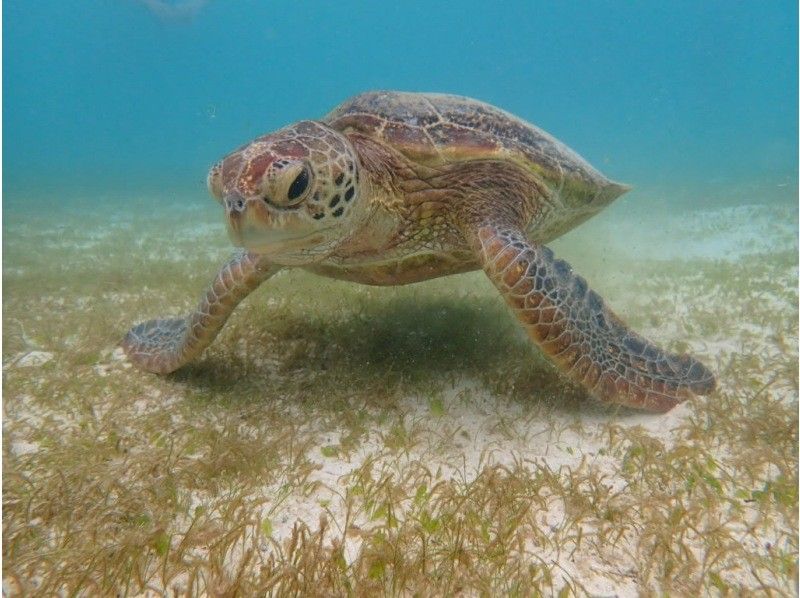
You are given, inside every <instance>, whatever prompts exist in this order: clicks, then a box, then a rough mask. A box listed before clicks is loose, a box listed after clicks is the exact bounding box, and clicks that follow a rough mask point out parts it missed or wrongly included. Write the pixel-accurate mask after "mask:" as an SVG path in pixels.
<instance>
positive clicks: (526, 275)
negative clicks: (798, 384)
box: [474, 225, 714, 412]
mask: <svg viewBox="0 0 800 598" xmlns="http://www.w3.org/2000/svg"><path fill="white" fill-rule="evenodd" d="M474 243H475V247H476V251H477V252H478V254H479V255H480V256H481V261H482V263H483V268H484V270H485V271H486V274H487V275H488V276H489V279H490V280H491V281H492V282H493V283H494V285H495V286H496V287H497V289H498V290H499V291H500V292H501V293H502V294H503V296H504V297H505V298H506V301H507V302H508V304H509V305H510V306H511V308H512V309H513V310H514V311H515V313H516V315H517V317H518V318H519V320H520V322H521V323H522V324H523V326H524V327H525V329H526V330H527V332H528V334H529V335H530V337H531V338H532V339H533V340H534V341H535V342H536V343H537V344H538V345H539V347H541V349H542V351H544V353H545V354H546V355H547V356H548V357H549V358H550V359H551V360H552V361H553V362H554V363H555V364H556V365H557V366H558V367H559V368H561V370H562V372H563V373H564V374H565V375H567V376H568V377H569V378H571V379H572V380H574V381H576V382H578V383H580V384H582V385H583V386H584V387H585V388H586V390H588V391H589V392H590V393H591V394H592V395H594V396H596V397H598V398H599V399H602V400H606V401H613V402H615V403H620V404H623V405H627V406H628V407H636V408H640V409H647V410H650V411H661V412H663V411H668V410H670V409H672V408H673V407H674V406H675V405H677V404H678V403H679V402H681V401H682V400H684V399H687V398H689V397H690V396H691V395H692V394H708V393H709V392H711V391H712V390H714V375H713V374H712V373H711V372H710V371H709V370H708V369H707V368H706V367H705V366H704V365H703V364H701V363H700V362H699V361H697V360H696V359H694V358H692V357H690V356H688V355H681V356H678V355H674V354H672V353H668V352H666V351H664V350H663V349H660V348H659V347H657V346H656V345H654V344H653V343H651V342H650V341H648V340H646V339H644V338H642V337H641V336H639V335H638V334H636V333H635V332H633V331H632V330H631V329H630V328H628V327H627V326H626V325H625V324H624V323H623V322H622V320H620V319H619V318H618V317H617V315H616V314H615V313H614V312H612V311H611V310H610V309H609V308H608V307H607V306H606V305H605V303H604V302H603V300H602V299H601V298H600V296H599V295H598V294H597V293H595V292H594V291H592V290H591V289H589V287H588V285H587V284H586V281H585V280H584V279H583V278H581V277H580V276H577V275H576V274H573V272H572V268H571V267H570V266H569V264H567V263H566V262H565V261H563V260H557V259H555V258H554V257H553V252H552V251H550V249H548V248H547V247H543V246H536V245H534V244H531V243H529V242H528V241H527V240H526V239H525V237H524V235H523V234H522V233H521V232H520V231H515V230H513V229H507V228H504V227H502V226H493V225H487V226H482V227H480V228H479V229H478V231H477V235H476V237H475V238H474Z"/></svg>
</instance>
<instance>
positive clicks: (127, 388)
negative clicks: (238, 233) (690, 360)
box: [2, 200, 798, 596]
mask: <svg viewBox="0 0 800 598" xmlns="http://www.w3.org/2000/svg"><path fill="white" fill-rule="evenodd" d="M148 202H151V203H148ZM109 214H113V216H109ZM648 214H651V212H648V211H646V210H642V211H641V212H636V211H633V212H631V211H630V210H628V209H627V208H624V209H623V208H621V207H620V208H617V207H616V206H615V207H614V208H613V209H610V210H608V211H607V214H603V215H601V216H600V217H598V219H597V221H596V223H587V224H586V225H584V226H583V227H581V228H580V229H578V230H576V231H574V232H573V233H570V235H568V236H567V237H565V238H564V239H561V240H559V241H558V242H556V243H555V244H554V249H555V250H556V252H557V254H558V255H559V256H560V257H564V258H566V259H568V260H569V261H570V262H571V263H572V264H573V265H574V266H575V269H576V270H577V271H578V272H580V273H581V274H583V275H584V276H585V277H586V278H587V279H588V280H589V282H590V284H591V285H592V286H593V288H595V289H596V290H597V291H598V292H600V294H601V295H603V296H604V297H605V298H606V299H607V300H608V301H609V303H610V305H612V306H613V307H614V309H615V310H616V311H617V312H618V313H619V314H620V315H621V316H622V317H623V318H624V319H626V320H627V321H628V322H629V323H630V324H631V325H632V326H633V327H634V328H636V329H637V330H639V331H641V332H642V333H644V334H646V335H647V336H649V337H650V338H652V339H654V340H657V341H658V342H659V343H661V344H663V345H664V346H666V347H668V348H670V349H673V350H679V351H691V352H692V353H693V354H695V355H696V356H698V357H699V358H701V359H702V360H704V361H705V362H706V363H707V364H709V365H710V366H711V367H712V369H713V370H714V371H715V372H716V373H717V374H718V378H719V389H718V390H717V391H716V392H715V393H714V394H712V395H711V396H709V397H703V398H699V399H696V400H692V401H690V402H688V403H685V404H682V405H680V406H678V407H677V408H675V409H674V410H672V411H671V412H669V413H668V414H666V415H653V414H645V413H639V412H635V411H632V410H627V409H623V408H616V407H612V406H607V405H601V404H598V403H595V402H593V401H592V400H591V399H589V398H588V397H587V396H586V395H585V393H584V392H583V391H582V390H581V389H580V388H577V387H575V386H572V385H570V384H569V383H567V382H565V381H564V380H563V379H562V378H561V377H560V376H559V375H558V374H557V372H556V371H555V370H554V368H553V367H552V366H551V365H550V364H549V363H548V362H547V361H546V359H544V358H543V357H542V356H541V355H540V354H539V352H538V351H537V350H536V348H535V347H533V346H532V345H531V344H530V343H529V342H528V340H527V338H526V337H525V335H524V333H523V332H522V331H521V330H520V329H519V327H518V326H517V324H516V322H515V321H514V320H513V318H512V316H511V314H510V313H509V312H508V310H507V308H506V307H505V304H504V302H503V301H502V299H501V298H500V297H499V296H497V294H496V292H495V291H494V289H493V288H492V287H491V285H490V284H489V283H488V281H486V280H485V279H484V277H483V276H482V274H480V273H472V274H466V275H461V276H457V277H450V278H444V279H438V280H434V281H430V282H427V283H422V284H417V285H410V286H406V287H397V288H372V287H366V286H359V285H355V284H350V283H344V282H337V281H331V280H326V279H322V278H319V277H315V276H313V275H310V274H307V273H305V272H302V271H286V272H282V273H280V274H278V275H277V276H276V277H275V278H274V279H272V280H270V281H269V282H268V283H267V284H265V285H264V287H263V288H261V289H259V290H258V291H256V292H255V293H254V295H253V296H251V297H249V298H248V299H247V300H245V302H244V303H243V304H242V305H241V306H240V307H239V308H238V309H237V311H236V312H235V313H234V315H233V316H232V318H231V320H230V321H229V323H228V325H227V326H226V328H225V329H224V330H223V332H222V333H221V335H220V336H219V338H218V339H217V341H216V342H215V343H214V344H213V345H212V346H211V347H210V348H209V350H208V351H207V352H206V353H205V354H204V355H203V357H202V358H200V359H199V360H197V361H196V362H195V363H192V364H191V365H189V366H187V367H186V368H184V369H182V370H180V371H178V372H176V373H175V374H172V375H169V376H164V377H160V376H156V375H152V374H147V373H143V372H141V371H138V370H136V369H134V368H132V367H131V366H130V364H129V363H128V362H127V361H126V360H125V358H124V355H123V354H122V353H121V351H120V349H118V342H119V341H120V339H121V337H122V336H123V334H124V333H125V332H126V331H127V329H128V328H129V327H130V326H131V325H133V324H135V323H137V322H139V321H141V320H143V319H147V318H151V317H156V316H164V315H177V314H181V313H183V312H187V311H188V310H190V309H192V308H193V307H194V304H195V301H196V300H197V299H198V298H199V296H200V294H201V292H202V290H203V288H204V286H205V285H206V284H207V283H208V282H209V281H210V279H211V277H212V276H213V274H214V273H215V271H216V268H217V266H218V265H219V264H221V263H222V261H223V260H224V259H225V257H226V255H227V253H228V252H229V247H228V243H227V240H226V238H225V236H224V232H223V226H222V224H221V223H220V222H218V214H216V212H215V211H213V210H212V209H211V208H205V207H194V206H193V205H191V204H190V203H187V207H185V208H177V207H169V206H168V203H167V202H166V200H165V201H164V202H163V203H156V202H152V200H142V201H130V202H128V203H127V204H121V205H119V206H116V208H115V209H114V210H103V211H97V210H88V209H86V210H84V209H82V208H81V207H80V206H77V207H75V208H74V209H73V211H69V210H63V209H62V210H29V211H25V212H24V211H13V210H10V209H9V210H6V212H5V213H4V231H3V233H4V234H3V250H4V259H3V300H4V301H3V340H4V342H3V470H2V478H3V591H4V595H7V596H54V595H69V596H73V595H86V596H96V595H121V596H139V595H152V596H157V595H162V594H169V595H170V596H172V595H191V596H194V595H202V594H206V595H214V596H253V595H264V594H266V595H275V596H296V595H309V596H315V595H320V596H322V595H324V596H349V595H354V596H373V595H382V594H383V595H420V596H430V595H485V596H498V595H509V596H529V595H536V594H539V593H543V594H545V595H558V596H571V595H578V596H584V595H595V596H596V595H620V596H628V595H631V596H632V595H641V594H644V595H661V594H665V595H666V594H669V595H685V596H698V595H701V594H712V593H715V594H718V595H731V596H733V595H742V594H748V593H751V592H756V593H760V594H764V595H774V596H778V595H786V594H794V593H796V592H797V585H796V580H797V576H798V349H797V347H798V344H797V343H798V338H797V331H798V312H797V305H798V292H797V281H798V278H797V277H798V270H797V265H798V264H797V237H796V235H797V229H796V224H795V223H796V222H797V214H796V211H795V210H794V209H790V208H787V207H781V206H774V205H773V206H770V205H760V206H758V205H754V206H740V207H737V208H719V209H716V210H715V211H714V212H699V211H697V212H685V213H682V214H681V215H680V217H674V218H672V219H670V218H668V217H666V216H665V217H663V218H660V219H659V217H650V216H648ZM637 218H638V220H637ZM620 231H626V232H625V234H624V235H621V234H620ZM681 235H683V236H681Z"/></svg>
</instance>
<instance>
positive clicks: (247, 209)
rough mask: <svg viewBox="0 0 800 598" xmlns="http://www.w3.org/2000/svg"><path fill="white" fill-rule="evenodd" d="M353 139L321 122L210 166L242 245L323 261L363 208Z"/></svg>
mask: <svg viewBox="0 0 800 598" xmlns="http://www.w3.org/2000/svg"><path fill="white" fill-rule="evenodd" d="M358 168H359V165H358V160H357V158H356V153H355V150H354V149H353V146H352V145H351V144H350V141H349V140H348V139H347V137H345V136H344V135H342V134H341V133H338V132H336V131H334V130H333V129H330V128H328V127H326V126H325V125H323V124H321V123H319V122H316V121H301V122H299V123H296V124H294V125H291V126H289V127H286V128H284V129H281V130H279V131H276V132H274V133H271V134H269V135H264V136H263V137H259V138H257V139H255V140H253V141H252V142H250V143H248V144H247V145H244V146H242V147H240V148H239V149H237V150H236V151H234V152H233V153H231V154H229V155H228V156H226V157H225V158H223V159H222V160H221V161H219V162H218V163H217V164H215V165H214V166H213V167H212V168H211V170H210V172H209V173H208V188H209V190H210V191H211V194H212V195H213V196H214V197H215V198H216V199H217V201H219V202H220V203H221V204H222V206H223V208H224V209H225V217H226V220H227V225H228V233H229V235H230V237H231V240H232V241H233V242H234V244H236V245H239V246H243V247H245V248H246V249H248V250H250V251H253V252H255V253H259V254H264V255H269V256H272V257H274V259H275V262H276V263H278V264H284V265H301V264H304V263H311V262H315V261H318V260H319V259H322V258H323V257H325V255H327V254H329V253H330V252H331V251H332V250H333V249H334V248H335V247H336V246H337V245H338V244H339V243H340V242H341V241H343V240H344V239H346V238H347V237H348V236H349V232H350V231H352V230H354V225H355V222H354V220H357V219H358V218H359V217H360V216H361V214H362V213H363V211H364V210H363V207H362V206H361V205H360V204H361V203H363V202H359V195H360V193H359V191H360V178H359V174H358Z"/></svg>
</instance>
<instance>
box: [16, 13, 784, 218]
mask: <svg viewBox="0 0 800 598" xmlns="http://www.w3.org/2000/svg"><path fill="white" fill-rule="evenodd" d="M4 8H5V12H4V24H5V25H6V27H5V31H4V33H5V36H4V40H3V48H4V50H5V52H4V59H3V67H4V81H5V87H4V98H3V99H4V112H3V115H4V124H5V136H4V140H3V142H4V149H5V150H6V151H5V152H4V159H3V166H4V172H5V177H4V189H5V195H6V197H5V199H6V201H13V200H15V199H19V198H20V196H22V195H24V196H25V197H26V198H29V197H31V196H36V197H42V198H48V197H49V198H51V200H52V201H53V202H54V203H55V204H59V203H61V202H64V201H69V199H70V198H72V197H74V196H75V195H84V194H86V193H91V194H94V195H97V196H108V195H113V196H125V197H130V195H131V194H132V193H137V192H138V191H140V190H147V191H150V190H155V191H165V190H169V191H171V192H176V193H177V192H181V191H186V192H195V193H197V194H198V196H199V197H198V201H201V200H202V195H203V194H204V191H203V182H204V175H205V171H206V170H207V168H208V167H209V166H210V165H211V164H212V163H213V162H215V161H216V160H217V159H218V158H219V157H220V156H221V155H222V154H224V153H226V152H227V151H229V150H231V149H232V148H234V147H237V146H238V145H240V144H242V143H244V142H245V141H247V140H249V139H251V138H253V137H255V136H257V135H259V134H262V133H266V132H269V131H271V130H274V129H276V128H279V127H281V126H283V125H285V124H287V123H290V122H294V121H297V120H300V119H305V118H315V117H321V116H322V115H324V114H326V113H327V112H328V111H329V110H330V109H331V108H332V107H333V106H335V105H336V104H338V103H340V102H341V101H343V100H344V99H345V98H347V97H349V96H351V95H354V94H356V93H359V92H362V91H366V90H370V89H397V90H406V91H438V92H447V93H454V94H460V95H466V96H471V97H475V98H479V99H482V100H484V101H487V102H489V103H492V104H495V105H497V106H500V107H502V108H504V109H506V110H509V111H510V112H513V113H515V114H517V115H519V116H521V117H523V118H525V119H527V120H529V121H531V122H533V123H534V124H537V125H538V126H540V127H542V128H543V129H545V130H546V131H548V132H550V133H552V134H553V135H555V136H556V137H558V138H559V139H561V140H562V141H564V142H566V143H567V144H568V145H569V146H571V147H573V148H574V149H576V150H577V151H578V152H579V153H580V154H581V155H583V156H584V157H585V158H587V159H588V160H589V162H591V163H593V164H595V165H597V166H598V167H600V168H601V169H602V170H604V171H607V172H608V174H609V175H610V176H612V178H615V179H617V180H623V181H626V182H628V183H631V184H633V185H634V186H635V187H636V188H637V189H639V190H641V191H642V193H646V192H649V191H655V190H658V192H659V193H662V194H663V196H664V201H672V200H673V199H689V198H690V199H691V201H693V202H702V201H704V200H708V201H711V200H715V201H719V200H721V199H722V198H723V197H725V198H730V200H733V199H736V200H738V201H742V200H748V201H749V200H752V199H754V198H769V199H782V200H784V201H791V199H792V197H793V196H794V190H795V187H796V186H797V172H796V171H797V147H796V129H797V98H796V87H797V85H796V80H797V18H796V17H797V14H796V13H797V6H796V3H794V2H788V1H784V2H781V1H776V2H766V3H762V2H758V3H755V2H753V3H746V2H726V1H718V2H688V1H687V2H669V3H664V2H655V1H653V2H636V3H627V2H611V1H608V2H570V3H562V2H501V3H486V2H454V3H431V2H390V3H386V2H352V3H350V2H336V3H303V2H290V3H287V2H270V1H237V2H235V3H228V2H221V1H216V2H214V1H208V2H203V1H202V0H187V1H185V2H181V1H179V0H175V1H173V2H169V1H167V0H151V1H149V2H136V1H134V0H113V1H112V0H108V1H90V2H85V3H82V4H81V5H80V6H77V5H75V4H73V3H68V2H59V1H56V0H42V1H40V2H33V3H31V2H21V1H13V0H12V1H9V2H7V3H5V7H4ZM53 194H57V199H56V198H53V197H52V196H53Z"/></svg>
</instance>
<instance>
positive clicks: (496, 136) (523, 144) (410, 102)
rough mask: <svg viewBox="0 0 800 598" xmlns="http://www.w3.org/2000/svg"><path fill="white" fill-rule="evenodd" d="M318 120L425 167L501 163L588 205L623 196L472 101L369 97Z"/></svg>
mask: <svg viewBox="0 0 800 598" xmlns="http://www.w3.org/2000/svg"><path fill="white" fill-rule="evenodd" d="M324 122H325V123H326V124H328V125H329V126H331V127H332V128H334V129H336V130H339V131H342V132H344V133H350V132H358V133H361V134H363V135H367V136H369V137H372V138H375V139H378V140H380V141H382V142H384V143H387V144H389V145H391V146H392V147H394V148H396V149H398V150H399V151H401V152H402V153H403V154H405V155H407V156H408V157H410V158H412V159H414V160H416V161H418V162H420V163H422V164H425V165H428V166H432V167H435V166H437V165H438V164H441V163H443V162H452V161H457V160H480V159H495V160H496V159H507V160H510V161H513V162H515V163H518V164H520V165H522V166H524V167H527V168H530V169H531V170H533V171H534V172H536V173H537V174H538V175H539V176H541V177H542V179H543V180H544V181H545V182H546V183H547V184H548V185H549V186H550V187H552V188H554V189H558V190H561V189H563V188H564V187H565V186H566V187H568V188H571V189H576V190H577V189H580V190H581V191H583V192H586V195H587V196H588V197H587V199H589V198H594V197H595V195H596V194H597V193H598V192H599V191H601V190H605V193H604V195H606V194H609V195H610V194H612V193H613V194H614V196H615V197H616V196H617V195H621V194H622V193H624V191H625V190H627V187H626V186H624V185H619V184H616V183H612V181H610V180H609V179H607V178H606V177H605V176H603V175H602V174H601V173H600V172H598V171H597V170H596V169H594V168H593V167H592V166H591V165H590V164H589V163H588V162H586V160H584V159H583V158H581V157H580V156H579V155H578V154H576V153H575V152H574V151H572V150H571V149H569V148H568V147H567V146H566V145H564V144H563V143H561V142H560V141H558V140H557V139H555V138H554V137H552V136H551V135H549V134H547V133H546V132H544V131H542V130H541V129H539V128H538V127H536V126H534V125H532V124H530V123H528V122H525V121H524V120H522V119H520V118H517V117H516V116H514V115H513V114H510V113H508V112H505V111H503V110H500V109H499V108H495V107H494V106H491V105H489V104H486V103H484V102H480V101H478V100H473V99H471V98H466V97H461V96H455V95H445V94H430V93H407V92H382V91H374V92H368V93H363V94H361V95H358V96H355V97H353V98H350V99H349V100H347V101H345V102H344V103H342V104H341V105H339V106H338V107H337V108H335V109H334V110H333V111H332V112H331V113H330V114H328V115H327V116H326V117H325V119H324ZM581 195H583V193H581ZM609 199H610V198H609Z"/></svg>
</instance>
